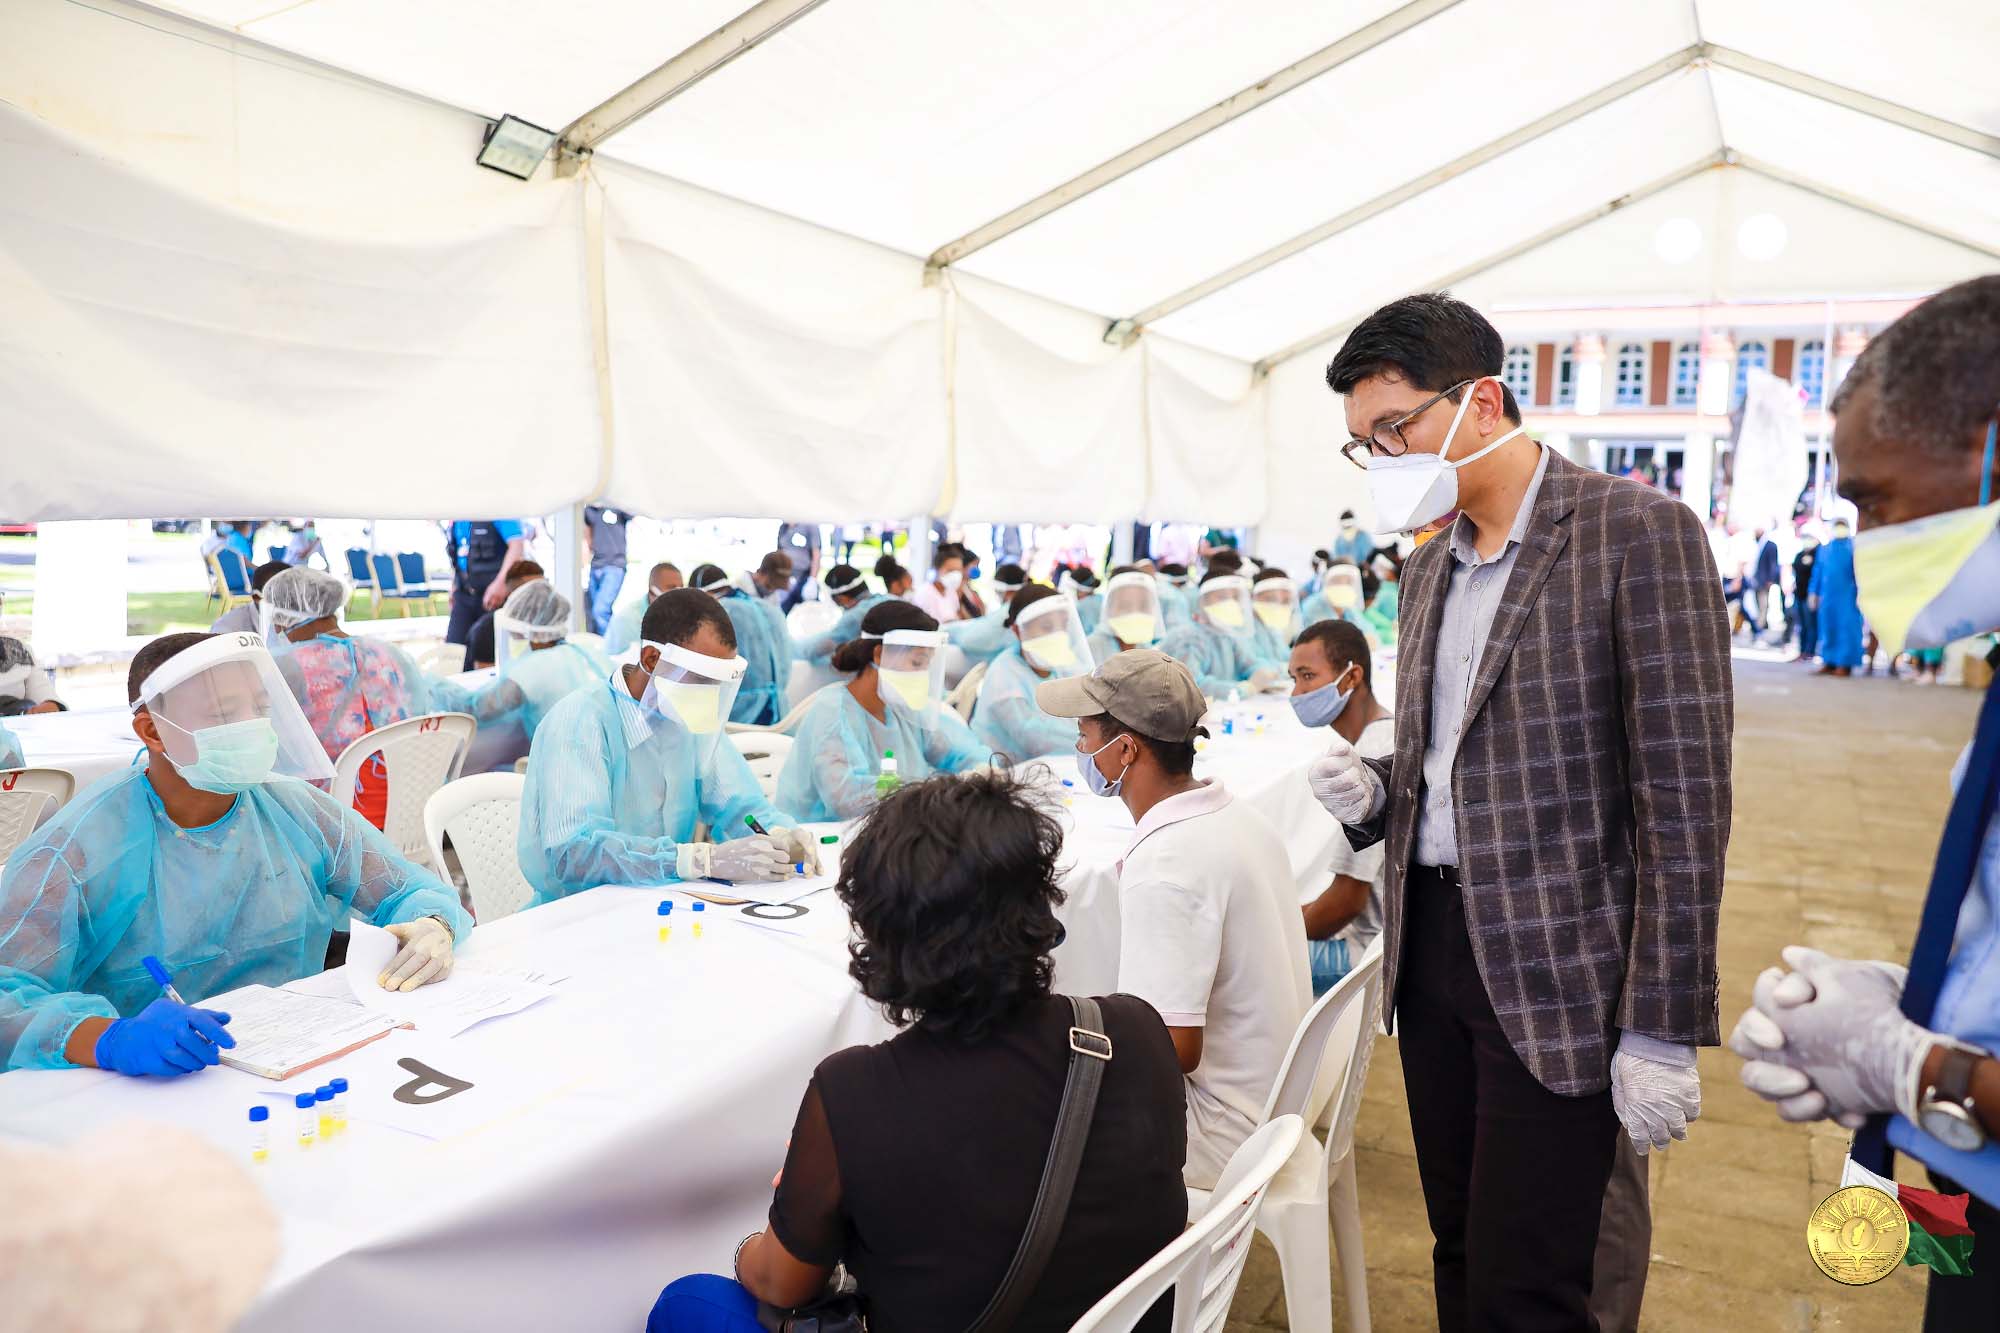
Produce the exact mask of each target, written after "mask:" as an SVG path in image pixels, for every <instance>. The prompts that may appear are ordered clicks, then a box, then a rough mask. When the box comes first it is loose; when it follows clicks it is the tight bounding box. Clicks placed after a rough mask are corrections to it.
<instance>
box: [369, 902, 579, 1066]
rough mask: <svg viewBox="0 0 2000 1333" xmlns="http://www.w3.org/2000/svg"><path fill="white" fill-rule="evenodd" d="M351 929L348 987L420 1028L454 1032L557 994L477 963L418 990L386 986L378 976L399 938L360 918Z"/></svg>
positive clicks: (376, 1006) (374, 1006) (446, 1034)
mask: <svg viewBox="0 0 2000 1333" xmlns="http://www.w3.org/2000/svg"><path fill="white" fill-rule="evenodd" d="M352 930H353V934H352V935H351V936H350V937H349V939H348V944H347V986H348V990H349V991H350V993H352V994H353V996H354V998H355V999H356V1000H358V1001H359V1002H360V1003H361V1004H363V1005H365V1006H367V1008H368V1009H370V1010H372V1011H374V1012H375V1013H378V1014H386V1015H389V1016H391V1017H393V1018H394V1019H396V1020H397V1021H398V1022H399V1023H408V1024H409V1025H411V1026H412V1027H414V1028H416V1029H417V1031H419V1032H423V1033H428V1034H430V1035H432V1036H438V1037H455V1036H457V1035H458V1034H459V1033H461V1032H463V1031H465V1030H466V1029H467V1028H469V1027H471V1026H472V1025H473V1024H475V1023H483V1022H485V1021H486V1020H487V1019H489V1018H499V1017H501V1016H503V1015H506V1014H516V1013H519V1012H520V1011H521V1010H523V1009H526V1008H527V1007H528V1006H530V1005H533V1004H540V1003H541V1002H542V1001H543V1000H546V999H548V998H549V997H550V996H551V995H554V994H555V993H556V988H555V987H554V986H553V985H550V984H548V983H547V982H544V981H530V980H526V979H524V978H523V977H522V976H521V975H520V974H519V972H517V971H514V970H511V969H496V970H493V971H483V970H480V969H479V968H478V967H477V966H466V967H461V968H457V969H455V970H454V971H453V972H452V974H451V975H450V976H448V977H446V978H445V979H444V980H443V981H437V982H433V983H431V984H430V985H428V986H419V987H417V988H416V989H415V990H413V991H389V990H383V989H382V987H381V986H380V985H379V984H378V983H377V981H376V978H377V977H379V976H381V975H382V973H383V972H384V971H385V970H387V968H388V966H389V960H390V959H392V958H394V957H395V956H396V951H397V950H398V949H399V948H401V947H402V945H401V943H400V941H398V940H397V938H396V937H395V936H394V935H392V934H390V933H389V932H388V931H386V930H383V929H382V928H381V927H379V926H371V925H369V924H368V923H367V922H366V921H361V920H358V919H357V920H356V921H355V922H354V923H353V925H352ZM469 961H470V960H468V962H469Z"/></svg>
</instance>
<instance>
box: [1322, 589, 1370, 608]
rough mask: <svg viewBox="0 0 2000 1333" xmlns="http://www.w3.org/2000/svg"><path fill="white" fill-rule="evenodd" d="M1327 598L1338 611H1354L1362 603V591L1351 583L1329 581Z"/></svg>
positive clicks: (1328, 602) (1329, 603)
mask: <svg viewBox="0 0 2000 1333" xmlns="http://www.w3.org/2000/svg"><path fill="white" fill-rule="evenodd" d="M1326 600H1327V604H1328V605H1330V606H1332V607H1333V608H1334V609H1335V610H1336V611H1352V610H1353V609H1354V608H1355V607H1357V606H1359V605H1361V593H1360V592H1359V591H1358V590H1356V588H1355V587H1354V585H1353V584H1351V583H1329V584H1328V585H1327V587H1326Z"/></svg>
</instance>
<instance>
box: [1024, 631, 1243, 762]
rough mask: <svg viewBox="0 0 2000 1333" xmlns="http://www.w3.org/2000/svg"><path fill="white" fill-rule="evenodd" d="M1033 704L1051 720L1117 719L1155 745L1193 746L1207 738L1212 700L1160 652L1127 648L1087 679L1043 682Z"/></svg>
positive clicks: (1186, 674)
mask: <svg viewBox="0 0 2000 1333" xmlns="http://www.w3.org/2000/svg"><path fill="white" fill-rule="evenodd" d="M1035 702H1036V703H1037V704H1039V705H1040V706H1041V709H1042V711H1043V712H1044V713H1047V714H1048V715H1049V716H1051V717H1096V716H1097V715H1098V714H1099V713H1109V714H1110V715H1111V716H1112V717H1113V718H1115V719H1117V720H1118V721H1119V722H1121V723H1123V724H1124V725H1125V726H1127V727H1130V728H1131V729H1132V730H1133V731H1136V732H1138V733H1139V734H1140V735H1141V736H1149V737H1151V738H1152V739H1154V740H1156V741H1191V740H1193V739H1194V738H1195V737H1196V736H1205V735H1207V734H1208V733H1207V732H1206V731H1205V730H1203V729H1202V726H1201V718H1202V714H1204V713H1206V712H1207V711H1208V700H1206V699H1204V698H1203V697H1202V694H1201V687H1200V686H1198V685H1196V684H1195V683H1194V674H1193V673H1192V672H1190V671H1189V670H1188V669H1187V668H1186V667H1184V666H1182V665H1181V664H1180V663H1179V662H1178V661H1176V660H1175V659H1173V658H1171V657H1168V656H1167V655H1166V654H1165V653H1163V652H1161V651H1160V650H1159V649H1157V648H1128V649H1126V650H1125V651H1124V652H1122V653H1116V654H1113V655H1112V656H1110V657H1107V658H1105V659H1104V661H1103V662H1101V663H1100V664H1099V665H1098V667H1097V669H1096V670H1095V671H1093V672H1091V673H1090V674H1089V675H1087V676H1066V677H1062V678H1060V679H1056V680H1045V681H1043V682H1042V683H1041V684H1039V685H1037V686H1035Z"/></svg>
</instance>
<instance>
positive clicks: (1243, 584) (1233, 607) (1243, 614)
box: [1199, 574, 1250, 636]
mask: <svg viewBox="0 0 2000 1333" xmlns="http://www.w3.org/2000/svg"><path fill="white" fill-rule="evenodd" d="M1199 606H1200V610H1201V616H1202V619H1204V620H1206V621H1207V622H1208V623H1209V624H1211V625H1213V626H1215V627H1216V628H1217V629H1219V630H1226V631H1228V632H1229V633H1231V634H1235V635H1239V636H1240V635H1245V634H1248V633H1249V632H1250V580H1249V579H1246V578H1244V577H1242V576H1241V575H1238V574H1225V575H1223V576H1222V577H1221V578H1219V579H1210V580H1209V581H1208V582H1206V583H1204V584H1202V585H1201V594H1200V600H1199Z"/></svg>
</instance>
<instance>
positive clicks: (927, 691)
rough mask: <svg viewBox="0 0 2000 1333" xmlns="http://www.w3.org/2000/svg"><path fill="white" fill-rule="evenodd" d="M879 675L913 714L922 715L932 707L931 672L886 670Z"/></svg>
mask: <svg viewBox="0 0 2000 1333" xmlns="http://www.w3.org/2000/svg"><path fill="white" fill-rule="evenodd" d="M877 674H879V675H880V676H881V677H882V683H883V684H884V685H887V686H888V687H889V688H890V690H892V691H893V692H894V693H895V695H896V697H897V698H898V699H901V700H902V701H903V706H904V707H906V708H908V709H909V710H910V711H911V712H912V713H921V712H923V711H924V710H925V709H927V708H929V707H930V706H931V673H930V672H928V671H890V670H888V669H886V668H884V669H882V670H881V671H880V672H878V673H877Z"/></svg>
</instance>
